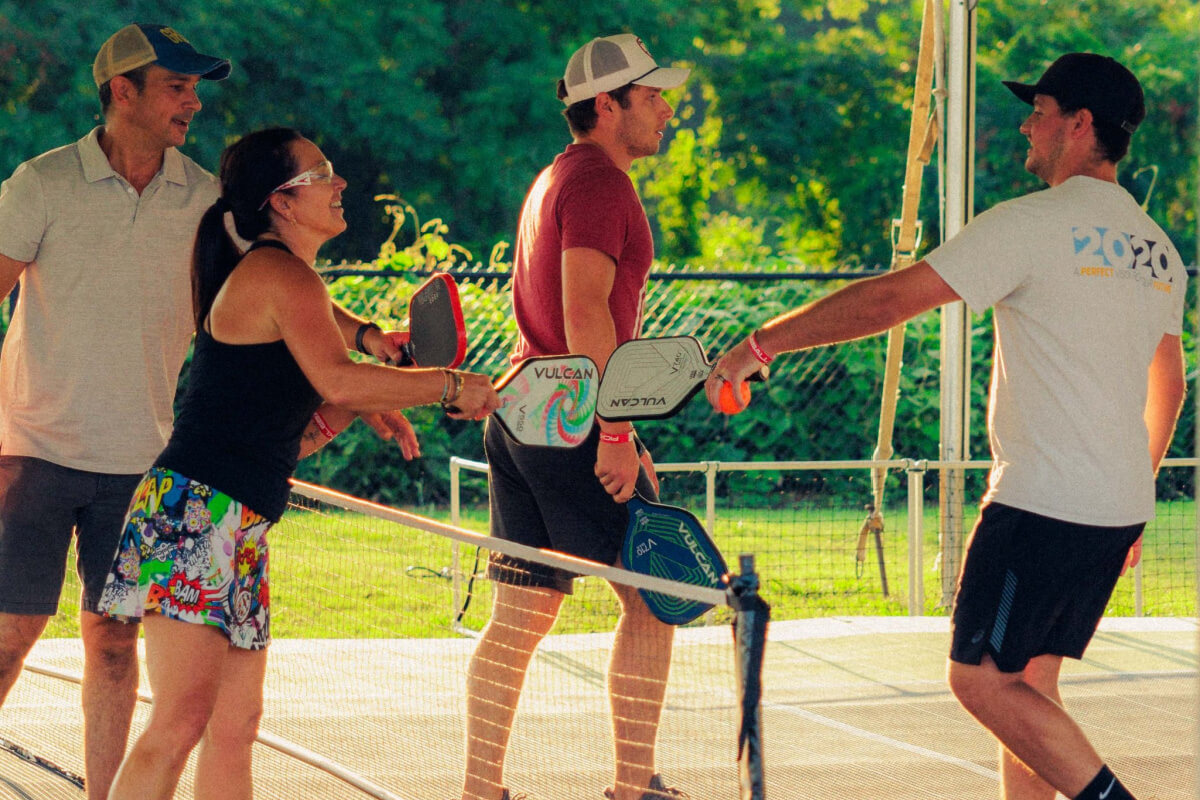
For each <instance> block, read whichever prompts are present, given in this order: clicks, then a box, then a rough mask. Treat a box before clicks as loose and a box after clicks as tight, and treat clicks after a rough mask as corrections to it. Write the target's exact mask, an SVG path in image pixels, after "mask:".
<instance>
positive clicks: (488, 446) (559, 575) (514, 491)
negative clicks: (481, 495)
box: [483, 420, 658, 594]
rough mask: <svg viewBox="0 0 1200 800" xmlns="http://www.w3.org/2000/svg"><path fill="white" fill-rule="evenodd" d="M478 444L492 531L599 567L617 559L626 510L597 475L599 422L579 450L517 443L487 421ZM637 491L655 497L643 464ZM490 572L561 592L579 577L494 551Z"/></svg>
mask: <svg viewBox="0 0 1200 800" xmlns="http://www.w3.org/2000/svg"><path fill="white" fill-rule="evenodd" d="M483 443H484V451H485V452H486V453H487V459H488V466H489V468H490V469H489V475H488V488H489V493H490V495H491V520H492V522H491V530H492V535H493V536H496V537H498V538H500V539H507V540H509V541H513V542H520V543H521V544H524V545H529V546H530V547H540V548H543V549H548V550H556V551H558V552H560V553H567V554H569V555H573V556H578V557H579V558H586V559H588V560H590V561H597V562H599V563H601V564H615V563H617V557H618V556H619V554H620V550H621V543H622V542H623V541H624V540H625V527H626V525H627V524H628V522H629V511H628V508H627V507H626V505H625V504H624V503H618V502H616V501H615V500H613V499H612V497H611V496H610V495H609V494H608V492H607V491H605V489H604V487H603V486H602V485H601V484H600V479H599V478H597V477H596V473H595V471H594V470H595V466H596V448H597V447H598V446H599V444H600V427H599V426H596V427H595V428H593V429H592V433H591V435H590V436H589V437H588V438H587V439H586V440H585V441H584V442H583V444H581V445H579V446H578V447H570V448H567V447H536V446H528V445H520V444H517V443H516V442H514V441H513V440H512V439H510V438H508V436H507V435H506V434H505V433H504V432H503V431H502V430H501V429H500V426H499V425H494V424H493V423H492V422H491V420H488V422H487V426H486V428H485V430H484V440H483ZM639 449H640V445H639ZM637 490H638V493H639V494H641V495H642V496H643V497H645V498H646V499H647V500H657V499H658V495H657V494H656V493H655V491H654V486H653V484H652V483H651V482H650V478H649V476H648V475H647V474H646V470H645V468H644V467H643V468H642V469H641V470H640V472H639V474H638V480H637ZM488 576H489V577H490V578H492V580H496V581H499V582H501V583H508V584H514V585H519V586H539V587H544V588H549V589H557V590H558V591H560V592H563V593H564V594H570V593H571V584H572V581H573V580H574V578H576V577H577V576H576V575H575V574H574V573H571V572H566V571H564V570H560V569H557V568H555V567H550V566H546V565H541V564H533V563H530V562H528V561H525V560H523V559H519V558H512V557H510V556H506V555H503V554H501V553H493V554H492V557H491V561H490V563H489V564H488Z"/></svg>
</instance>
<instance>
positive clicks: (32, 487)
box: [0, 456, 142, 615]
mask: <svg viewBox="0 0 1200 800" xmlns="http://www.w3.org/2000/svg"><path fill="white" fill-rule="evenodd" d="M141 478H142V476H141V475H140V474H137V475H107V474H104V473H99V472H85V471H83V470H78V469H71V468H69V467H62V466H59V465H57V464H52V463H50V462H49V461H43V460H42V459H40V458H30V457H27V456H0V612H6V613H9V614H39V615H53V614H55V613H57V612H58V598H59V596H60V595H61V594H62V587H63V579H64V577H65V571H66V563H67V550H68V548H69V547H70V546H71V537H72V534H74V535H75V540H76V543H75V550H76V571H77V572H78V573H79V578H80V580H81V581H82V582H83V603H82V608H83V609H84V610H85V611H92V612H95V611H96V608H97V606H98V603H99V602H100V594H101V592H103V591H104V582H105V579H106V578H107V577H108V571H109V568H110V567H111V566H112V562H113V556H114V555H115V554H116V552H117V542H118V540H119V539H120V537H121V528H122V526H123V524H124V522H125V512H126V511H127V510H128V509H129V501H130V499H131V498H132V497H133V490H134V489H135V488H137V485H138V481H140V480H141Z"/></svg>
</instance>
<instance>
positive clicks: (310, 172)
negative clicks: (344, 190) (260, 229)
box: [258, 160, 333, 211]
mask: <svg viewBox="0 0 1200 800" xmlns="http://www.w3.org/2000/svg"><path fill="white" fill-rule="evenodd" d="M332 181H333V164H331V163H330V162H329V161H328V160H325V161H322V162H321V163H320V164H317V165H316V166H315V167H313V168H312V169H306V170H305V171H304V172H301V173H300V174H299V175H297V176H296V177H294V178H292V179H291V180H288V181H284V182H283V183H281V184H279V185H278V186H276V187H275V188H274V189H272V190H271V191H269V192H267V196H266V197H264V198H263V201H262V205H260V206H259V207H258V210H259V211H262V210H263V209H264V208H266V207H267V201H268V200H270V199H271V195H273V194H275V193H276V192H282V191H283V190H284V189H291V188H292V187H294V186H311V185H312V184H314V183H331V182H332Z"/></svg>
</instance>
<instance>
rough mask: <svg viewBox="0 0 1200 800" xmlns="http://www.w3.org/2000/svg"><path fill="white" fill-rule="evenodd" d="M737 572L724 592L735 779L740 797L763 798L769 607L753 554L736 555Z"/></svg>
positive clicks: (755, 799)
mask: <svg viewBox="0 0 1200 800" xmlns="http://www.w3.org/2000/svg"><path fill="white" fill-rule="evenodd" d="M738 570H739V574H738V575H736V576H734V577H733V579H732V580H730V582H729V589H728V590H727V592H726V597H727V599H728V602H729V605H730V607H731V608H732V609H733V611H734V618H733V643H734V650H735V653H736V660H737V681H738V699H739V702H740V704H741V725H740V726H739V731H738V782H739V784H740V800H764V798H765V797H766V785H765V780H764V774H763V748H762V664H763V655H764V651H765V649H766V644H767V622H768V620H769V619H770V617H771V608H770V606H768V605H767V603H766V602H765V601H764V600H763V599H762V597H761V596H760V595H759V593H758V573H757V572H755V571H754V555H753V554H752V553H742V554H741V555H740V556H739V557H738Z"/></svg>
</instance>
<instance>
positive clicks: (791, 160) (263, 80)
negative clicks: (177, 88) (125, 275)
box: [0, 0, 1200, 269]
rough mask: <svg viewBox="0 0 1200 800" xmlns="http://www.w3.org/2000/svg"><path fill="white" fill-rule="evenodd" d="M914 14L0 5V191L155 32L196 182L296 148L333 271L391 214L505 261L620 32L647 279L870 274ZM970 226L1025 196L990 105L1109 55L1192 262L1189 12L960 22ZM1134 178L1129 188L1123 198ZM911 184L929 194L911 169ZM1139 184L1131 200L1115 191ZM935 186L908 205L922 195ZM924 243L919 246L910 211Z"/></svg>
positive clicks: (1015, 148) (72, 130) (1135, 161)
mask: <svg viewBox="0 0 1200 800" xmlns="http://www.w3.org/2000/svg"><path fill="white" fill-rule="evenodd" d="M920 8H921V3H920V2H919V0H838V1H837V2H828V1H827V0H715V1H714V2H706V3H693V2H690V1H689V0H658V1H657V2H654V3H645V2H630V0H607V2H599V1H598V0H575V1H574V2H572V3H570V4H566V3H563V2H550V3H543V2H532V1H531V0H405V1H404V2H396V3H373V2H367V3H363V2H352V0H256V2H254V3H239V2H235V0H204V1H203V2H202V1H201V0H174V1H173V2H165V3H164V2H161V0H108V2H93V3H77V2H70V1H69V0H38V2H36V3H27V2H22V1H21V0H0V55H2V56H3V57H4V63H5V68H4V70H2V71H0V173H2V174H4V175H7V174H8V173H9V172H10V171H11V169H12V168H13V167H15V166H16V164H17V163H19V162H20V161H21V160H24V159H25V158H29V157H31V156H33V155H36V154H37V153H39V152H42V151H44V150H47V149H49V148H51V147H54V146H57V145H60V144H65V143H67V142H69V141H71V140H72V139H74V138H78V137H79V136H82V135H83V134H84V133H86V132H87V130H88V129H89V128H90V127H91V126H92V125H94V124H96V123H97V122H98V121H99V120H98V111H99V109H98V103H97V101H96V99H95V88H94V86H93V85H92V82H91V75H90V63H91V59H92V56H93V55H94V53H95V51H96V49H97V48H98V47H99V45H100V43H101V42H102V41H103V39H104V38H105V37H106V36H107V35H108V34H109V33H110V32H111V31H113V30H115V29H116V28H117V27H119V26H120V25H122V24H125V23H127V22H129V21H132V20H149V21H162V22H166V23H170V24H174V25H176V26H177V27H178V28H179V29H180V30H181V31H183V32H184V33H185V35H187V36H188V37H189V38H190V39H191V40H192V41H193V42H195V43H196V44H197V45H198V46H199V47H201V48H202V49H203V50H205V51H206V52H213V53H219V54H222V55H227V56H229V57H230V58H232V59H233V61H234V64H235V69H234V72H233V75H232V76H231V77H230V78H229V79H228V80H226V81H224V82H222V83H220V84H213V85H209V84H206V85H204V86H203V87H202V90H201V91H202V93H203V99H204V102H205V104H206V108H205V109H204V110H203V111H202V112H201V113H200V115H199V116H198V117H197V118H196V122H195V125H194V127H193V134H192V136H191V141H190V142H189V144H188V147H187V150H188V152H189V153H191V154H192V155H193V156H194V157H196V158H197V159H198V160H199V161H200V162H201V163H203V164H206V165H208V166H210V167H212V166H215V164H216V162H217V157H218V155H219V153H220V151H221V149H222V148H223V147H224V145H225V144H227V143H228V142H229V141H231V140H232V139H234V138H236V137H237V136H239V135H241V134H242V133H245V132H247V131H249V130H252V129H255V128H260V127H264V126H267V125H275V124H290V125H295V126H296V127H298V128H300V129H301V130H303V131H304V132H306V133H307V134H309V135H310V136H311V137H312V138H314V140H316V141H317V142H318V143H319V144H320V145H321V146H322V147H323V148H324V149H325V150H326V152H327V153H328V154H329V156H330V157H331V159H332V160H333V161H334V163H335V164H336V165H337V167H338V169H339V171H340V172H341V173H342V174H344V175H345V176H346V177H347V178H348V179H349V181H350V190H349V191H348V192H347V193H346V196H345V203H346V206H347V217H348V219H349V220H350V221H351V229H350V231H349V232H348V233H347V234H346V235H344V236H343V237H340V238H339V239H338V240H337V241H335V242H333V243H331V245H330V246H329V248H328V250H327V254H328V255H330V256H331V257H333V259H334V260H335V261H336V260H340V259H350V260H360V259H364V258H365V259H369V258H371V257H373V255H374V253H375V252H376V248H377V246H378V243H379V242H380V241H381V240H382V239H383V238H384V237H385V236H386V234H387V222H388V220H387V217H386V214H384V213H381V210H380V208H379V207H378V205H376V204H375V203H373V202H372V200H371V198H372V197H373V196H374V195H377V194H386V193H394V192H398V193H401V194H403V195H404V196H405V197H407V198H409V199H410V200H411V201H412V202H413V203H414V204H415V205H416V206H417V207H418V208H421V209H424V210H426V211H427V213H432V214H434V215H436V216H438V217H441V218H442V219H444V220H445V221H446V222H447V223H448V224H450V225H451V226H453V228H454V230H455V231H456V232H457V234H458V236H459V238H460V239H461V240H462V241H464V242H466V243H469V245H470V246H471V247H472V249H474V250H477V251H481V252H483V251H486V250H487V248H488V247H489V246H490V245H491V243H493V242H495V241H497V240H500V239H511V231H512V228H513V225H514V224H515V221H516V218H517V214H518V212H519V209H520V203H521V200H522V198H523V195H524V192H525V190H526V188H527V187H528V185H529V183H530V181H531V180H532V178H533V176H534V174H535V173H536V171H537V170H538V169H539V168H541V167H542V166H543V165H545V164H546V163H547V162H548V161H549V160H550V159H551V158H552V157H553V156H554V154H555V153H557V152H558V151H560V150H561V149H562V147H563V146H564V145H565V143H566V142H567V141H568V136H567V131H566V127H565V124H564V122H563V120H562V119H561V117H560V116H559V111H560V109H561V105H560V104H559V103H558V101H557V100H555V99H554V86H555V82H556V80H557V79H558V77H559V76H560V75H561V71H562V67H563V64H564V63H565V61H566V59H567V57H568V56H569V54H570V53H571V52H572V50H574V49H575V48H576V47H578V46H579V45H580V44H582V43H583V42H585V41H586V40H587V39H588V38H589V37H590V36H593V35H598V34H606V33H613V32H618V31H622V30H632V31H635V32H637V33H639V34H640V35H642V36H643V37H645V39H646V41H647V43H648V45H649V46H650V48H651V50H652V51H653V52H655V53H656V54H657V55H659V56H660V57H661V58H662V59H663V60H669V61H672V62H678V63H681V64H685V65H690V66H693V67H694V68H695V71H694V77H693V79H692V80H691V81H689V83H688V85H687V87H686V89H685V90H684V91H682V92H678V93H674V94H672V95H671V97H672V100H673V101H675V102H676V103H677V105H678V106H679V108H678V110H679V114H678V118H677V120H676V123H675V126H674V128H673V131H674V135H673V137H671V138H670V139H669V147H668V148H667V149H666V152H665V153H664V154H663V155H662V156H661V157H660V158H659V159H657V160H647V161H645V162H643V163H642V164H641V165H639V166H638V168H637V170H636V171H635V176H636V177H637V178H638V180H639V181H640V183H641V185H642V188H643V190H644V194H645V197H646V205H647V209H648V210H649V211H650V212H651V216H652V218H653V219H654V220H655V221H656V225H657V226H658V227H657V231H656V233H657V235H658V243H659V249H660V254H661V255H662V257H663V259H664V260H665V261H668V262H682V261H687V262H690V263H691V262H694V263H700V264H711V265H713V266H714V267H720V268H723V269H728V268H734V267H737V266H738V265H739V264H742V263H749V264H751V266H756V264H755V262H758V265H761V263H762V262H763V261H764V260H769V256H770V255H772V254H779V255H784V256H787V257H790V258H792V259H794V260H795V261H798V262H800V263H801V264H804V265H809V266H828V265H833V264H840V265H847V264H851V265H852V264H861V265H866V266H872V265H876V264H886V263H887V262H888V260H889V257H890V245H889V241H888V230H889V224H890V219H891V218H892V217H893V216H895V215H896V213H897V211H898V206H899V200H900V181H901V179H902V175H903V155H904V147H905V143H906V141H907V130H908V107H909V105H910V104H911V93H912V82H913V70H914V67H915V60H916V41H917V37H918V34H919V30H920ZM979 8H980V12H979V37H978V38H979V46H978V51H979V72H978V87H979V102H978V120H979V129H978V140H979V179H978V190H977V206H978V207H979V208H980V209H983V208H987V207H989V206H991V205H994V204H995V203H996V202H998V201H999V200H1002V199H1005V198H1007V197H1010V196H1012V195H1014V194H1017V193H1020V192H1024V191H1028V190H1029V189H1031V188H1034V187H1035V186H1036V181H1034V180H1033V179H1032V178H1030V177H1028V176H1026V175H1025V174H1024V172H1023V170H1022V169H1021V160H1022V157H1023V155H1022V154H1023V152H1024V147H1025V143H1024V140H1023V139H1022V137H1021V136H1020V135H1019V134H1018V133H1017V132H1016V127H1017V125H1018V124H1019V122H1020V120H1021V117H1022V111H1023V109H1022V108H1021V106H1020V105H1019V104H1016V103H1014V101H1013V100H1012V98H1011V97H1009V96H1007V91H1006V90H1005V89H1004V88H1003V87H1002V86H1001V85H1000V84H999V80H1000V79H1001V78H1010V77H1026V78H1033V77H1035V76H1036V75H1037V74H1039V73H1040V71H1041V69H1042V68H1044V66H1045V65H1046V64H1048V63H1049V62H1050V61H1051V60H1052V59H1053V57H1054V56H1056V55H1058V54H1060V53H1062V52H1065V51H1067V50H1080V49H1088V50H1097V51H1099V52H1107V53H1112V54H1113V55H1116V56H1118V57H1119V58H1121V59H1122V60H1124V61H1125V62H1126V63H1128V64H1129V65H1130V66H1131V67H1132V68H1134V70H1135V71H1136V72H1137V73H1138V75H1139V76H1140V77H1141V78H1142V80H1143V82H1144V83H1145V85H1146V89H1147V94H1148V96H1149V97H1150V98H1151V115H1150V118H1149V119H1148V120H1147V123H1146V125H1145V126H1144V128H1143V130H1142V131H1141V132H1139V134H1138V138H1137V142H1136V144H1135V148H1134V151H1133V154H1132V156H1131V158H1130V160H1129V164H1128V166H1127V167H1125V169H1124V170H1123V179H1124V180H1125V181H1126V182H1127V184H1129V185H1130V187H1131V188H1132V189H1133V190H1134V191H1135V192H1139V196H1140V194H1144V192H1145V190H1146V188H1148V186H1149V177H1150V175H1151V172H1150V171H1149V170H1145V169H1144V168H1147V167H1151V166H1153V167H1157V176H1158V180H1157V183H1156V185H1155V193H1154V198H1152V202H1151V211H1152V212H1153V213H1155V215H1156V216H1157V217H1158V218H1159V219H1161V220H1162V221H1163V223H1164V224H1165V225H1166V226H1167V227H1168V229H1169V230H1170V232H1171V233H1172V234H1173V235H1174V236H1175V238H1176V240H1177V241H1180V242H1183V243H1187V247H1188V250H1189V252H1188V257H1189V260H1194V253H1193V252H1190V250H1191V246H1192V244H1193V243H1194V242H1195V197H1196V194H1197V187H1196V178H1195V172H1196V170H1195V158H1196V155H1195V136H1196V134H1195V131H1196V105H1197V103H1196V95H1197V90H1196V86H1197V83H1198V81H1200V76H1198V70H1197V64H1196V58H1195V55H1194V54H1195V53H1196V52H1197V51H1198V50H1200V33H1198V31H1200V11H1198V9H1200V3H1198V2H1197V0H1141V1H1140V2H1138V3H1114V2H1111V0H1089V1H1088V2H1081V3H1073V4H1067V5H1063V4H1049V5H1048V4H1046V3H1045V2H1043V0H985V1H984V2H982V3H980V4H979ZM1139 171H1141V172H1139ZM930 172H931V173H932V172H933V168H930ZM1135 176H1136V177H1135ZM934 177H935V176H934V175H932V174H931V175H929V176H928V177H927V181H926V185H927V186H929V187H933V186H934V185H935V183H936V182H935V180H934ZM922 210H923V214H922V216H923V217H924V219H925V220H926V225H927V231H928V236H927V241H930V242H936V241H938V238H939V237H938V235H937V203H936V198H935V195H934V192H933V191H927V192H926V196H925V201H924V204H923V209H922Z"/></svg>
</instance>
